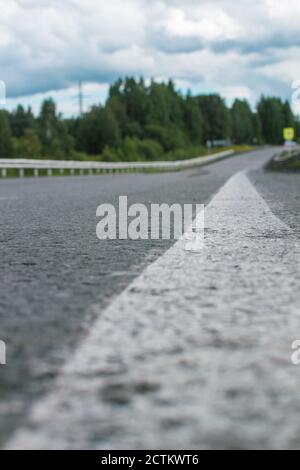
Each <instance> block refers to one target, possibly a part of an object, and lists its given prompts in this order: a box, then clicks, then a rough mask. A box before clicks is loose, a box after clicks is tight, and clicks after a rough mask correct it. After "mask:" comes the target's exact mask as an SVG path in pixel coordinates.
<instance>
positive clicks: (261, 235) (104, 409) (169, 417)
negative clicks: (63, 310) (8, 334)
mask: <svg viewBox="0 0 300 470" xmlns="http://www.w3.org/2000/svg"><path fill="white" fill-rule="evenodd" d="M205 218H206V240H205V246H204V249H203V250H202V251H201V252H200V253H187V252H186V251H185V250H184V243H185V242H184V241H183V240H180V241H178V242H177V243H176V244H175V245H174V246H173V247H172V248H171V249H170V250H168V251H167V252H166V253H165V254H164V255H163V256H162V257H160V258H159V259H158V260H157V261H155V262H154V263H153V264H151V265H150V266H148V267H147V268H146V269H145V271H144V272H143V273H142V274H141V275H140V276H139V277H138V278H137V279H136V280H134V281H133V283H132V284H131V285H130V286H129V287H128V288H127V289H126V290H125V291H124V292H123V293H122V294H121V295H120V296H118V297H117V298H116V299H115V300H114V301H113V302H112V304H111V305H110V306H109V307H108V308H106V309H105V310H104V311H101V309H100V308H99V307H98V306H95V307H94V308H95V310H96V312H97V314H98V318H99V319H98V320H97V321H96V323H95V324H94V325H93V327H92V330H91V333H90V335H89V337H88V338H87V339H86V340H85V341H84V342H83V343H82V344H81V345H80V346H79V348H78V349H77V351H76V352H75V354H74V356H73V357H72V359H71V360H70V361H69V362H68V363H67V364H66V365H65V366H64V367H63V369H62V373H61V375H60V377H59V378H58V380H57V381H56V383H55V384H54V386H53V390H52V392H50V393H49V394H48V396H46V397H45V398H43V399H42V400H41V401H40V402H38V403H37V404H35V405H34V406H33V408H32V410H31V412H30V414H29V416H28V418H27V420H26V423H25V424H24V426H23V427H22V428H21V429H19V430H18V431H17V432H16V433H15V435H14V436H13V437H12V439H11V440H10V441H9V442H8V444H7V446H6V448H7V449H78V448H80V449H84V448H86V449H122V448H123V449H124V448H155V449H157V448H178V449H180V448H190V449H191V448H207V447H210V448H211V447H218V446H219V445H221V446H222V447H226V446H227V445H228V447H230V445H233V444H230V442H231V443H232V442H233V443H234V445H235V447H239V446H243V445H244V446H245V445H251V444H253V445H255V444H257V445H258V446H259V445H261V444H262V443H264V445H267V443H266V440H267V439H268V437H267V436H269V439H271V440H272V445H273V443H275V444H276V439H280V438H281V441H280V443H281V444H282V445H283V446H284V444H285V443H286V442H288V439H289V438H290V432H292V430H293V426H291V422H292V423H293V420H294V421H295V420H296V421H297V419H298V418H297V415H296V416H293V413H291V409H292V408H291V406H290V405H291V403H294V402H295V400H298V390H299V388H300V374H298V375H296V374H294V371H295V370H294V369H293V372H292V371H291V369H290V368H289V367H288V360H289V356H288V355H289V347H290V343H289V341H290V340H292V338H293V334H295V333H296V332H295V331H291V324H292V329H293V330H294V329H295V327H296V326H297V327H299V330H298V331H299V333H300V320H299V318H298V317H299V316H298V317H297V321H296V324H295V321H294V320H295V317H294V315H295V312H296V311H298V310H297V308H298V306H299V299H298V297H299V296H298V290H297V289H296V285H297V282H299V261H300V248H299V243H298V241H297V239H295V236H294V234H293V231H292V230H291V229H290V228H289V227H288V226H287V225H285V224H284V223H283V222H282V221H281V220H279V219H278V218H277V217H276V216H275V215H274V214H273V213H272V212H271V210H270V208H269V207H268V205H267V203H266V202H265V201H264V200H263V199H262V198H261V196H260V195H259V194H258V193H257V191H256V189H255V188H254V187H253V185H252V184H251V183H250V181H249V179H248V177H247V176H246V174H244V173H238V174H236V175H235V176H234V177H232V178H231V179H230V180H229V181H228V182H227V183H226V184H225V186H224V187H223V188H222V189H221V190H220V191H219V193H218V194H217V195H216V196H215V197H214V198H213V200H212V201H211V202H210V204H209V205H208V206H207V208H206V211H205ZM297 276H298V277H297ZM291 316H293V321H292V323H291V322H290V320H291ZM285 354H287V357H286V356H285ZM285 360H286V362H285ZM276 361H277V362H276ZM274 364H276V371H275V369H274V370H273V369H272V366H274ZM286 381H287V383H288V384H289V385H288V387H290V388H289V389H288V390H289V394H287V395H286V396H285V397H284V399H283V402H282V403H281V401H280V400H281V393H280V392H281V391H282V390H284V387H285V386H286V385H285V384H286ZM274 396H277V401H278V403H280V405H281V406H276V407H274V406H273V405H274ZM296 421H295V423H296ZM237 423H238V425H237ZM278 423H280V430H281V431H280V432H281V433H280V434H279V437H278V436H274V429H276V426H277V425H278Z"/></svg>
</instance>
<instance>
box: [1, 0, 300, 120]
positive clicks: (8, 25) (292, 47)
mask: <svg viewBox="0 0 300 470" xmlns="http://www.w3.org/2000/svg"><path fill="white" fill-rule="evenodd" d="M299 31H300V0H289V1H288V2H284V1H282V0H256V1H253V0H209V1H207V0H1V3H0V80H3V81H4V82H5V83H6V86H7V95H8V101H7V106H8V107H9V108H11V107H13V106H15V105H16V103H17V102H22V103H24V104H31V105H33V107H34V109H38V106H39V104H40V102H41V100H42V99H43V98H44V97H45V96H53V97H54V98H55V99H56V100H57V101H58V103H59V109H60V110H61V111H62V112H64V113H65V114H66V115H68V114H76V112H77V109H78V106H77V102H76V94H77V85H76V84H77V83H78V81H79V80H82V81H83V82H84V94H85V95H86V97H85V105H86V107H87V106H89V105H90V104H91V103H93V102H97V101H99V100H100V101H103V100H105V97H106V93H107V89H108V85H109V83H111V82H112V81H114V80H115V79H116V78H117V77H119V76H124V75H134V76H140V75H143V76H144V77H146V78H150V77H154V78H156V79H158V80H164V79H168V78H169V77H173V79H174V80H175V81H176V84H177V86H178V87H179V88H181V89H183V90H187V89H189V88H190V89H191V90H192V91H193V92H194V93H208V92H218V93H221V94H222V95H223V96H224V97H225V98H226V99H227V100H228V101H229V102H230V100H232V99H233V98H234V97H245V98H248V99H249V100H250V101H251V103H252V104H254V103H255V101H256V100H257V98H258V97H259V96H260V95H261V94H262V93H264V94H267V95H274V94H275V95H280V96H282V97H284V98H290V97H291V95H292V89H291V84H292V82H293V81H295V80H300V34H299Z"/></svg>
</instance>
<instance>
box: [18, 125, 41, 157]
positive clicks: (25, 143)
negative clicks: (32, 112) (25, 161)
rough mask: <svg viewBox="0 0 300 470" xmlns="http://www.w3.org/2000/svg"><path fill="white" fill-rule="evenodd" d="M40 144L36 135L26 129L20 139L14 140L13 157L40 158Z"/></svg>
mask: <svg viewBox="0 0 300 470" xmlns="http://www.w3.org/2000/svg"><path fill="white" fill-rule="evenodd" d="M42 152H43V150H42V144H41V141H40V139H39V137H38V135H37V134H36V133H35V132H34V131H32V130H31V129H27V130H26V131H25V133H24V135H23V136H22V137H20V138H19V139H16V140H15V155H16V157H18V158H41V157H42V156H43V155H42Z"/></svg>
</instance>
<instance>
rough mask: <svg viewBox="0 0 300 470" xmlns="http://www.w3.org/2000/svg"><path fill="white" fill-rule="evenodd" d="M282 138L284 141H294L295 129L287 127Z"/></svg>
mask: <svg viewBox="0 0 300 470" xmlns="http://www.w3.org/2000/svg"><path fill="white" fill-rule="evenodd" d="M283 137H284V139H285V140H294V138H295V129H293V128H292V127H287V128H286V129H283Z"/></svg>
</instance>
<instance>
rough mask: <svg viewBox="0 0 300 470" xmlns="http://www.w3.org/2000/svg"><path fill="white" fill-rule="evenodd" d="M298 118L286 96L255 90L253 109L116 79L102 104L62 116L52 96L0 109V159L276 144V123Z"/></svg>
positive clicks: (103, 157)
mask: <svg viewBox="0 0 300 470" xmlns="http://www.w3.org/2000/svg"><path fill="white" fill-rule="evenodd" d="M284 127H294V128H295V129H296V136H297V140H300V123H299V119H298V118H296V117H295V116H294V115H293V113H292V110H291V107H290V105H289V102H288V101H282V100H281V99H280V98H276V97H265V96H262V97H261V99H260V101H259V102H258V103H257V106H256V108H255V110H253V109H251V107H250V105H249V103H248V102H247V101H246V100H241V99H236V100H235V101H234V103H233V104H232V106H231V107H228V106H227V105H226V102H225V100H224V99H223V98H222V97H221V96H219V95H217V94H212V95H199V96H192V95H191V93H187V94H183V93H182V92H180V91H178V90H176V87H175V85H174V83H173V82H172V81H171V80H170V81H169V82H168V83H158V82H155V81H154V80H152V81H151V83H150V84H148V85H146V84H145V82H144V80H143V79H140V80H136V79H134V78H126V79H119V80H118V81H117V82H116V83H114V84H112V85H111V86H110V90H109V95H108V98H107V101H106V103H105V105H101V104H99V105H95V106H93V107H92V108H90V109H89V110H88V111H87V112H85V113H83V114H82V116H80V117H74V118H68V119H67V118H64V117H63V116H62V115H61V114H59V113H58V112H57V107H56V104H55V102H54V101H53V100H52V99H47V100H45V101H44V102H43V103H42V105H41V109H40V112H39V114H38V115H37V116H35V115H34V114H33V112H32V110H31V109H30V108H28V109H25V108H24V107H23V106H21V105H19V106H18V107H17V108H16V109H15V110H14V111H12V112H8V111H6V110H2V111H1V112H0V158H45V159H63V160H68V159H69V160H97V161H108V162H114V161H154V160H177V159H184V158H191V157H194V156H198V155H201V154H202V153H203V151H204V150H205V149H206V146H207V142H214V141H228V142H230V143H232V144H234V145H254V146H257V145H264V144H267V145H269V144H272V145H280V144H282V143H283V128H284Z"/></svg>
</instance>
